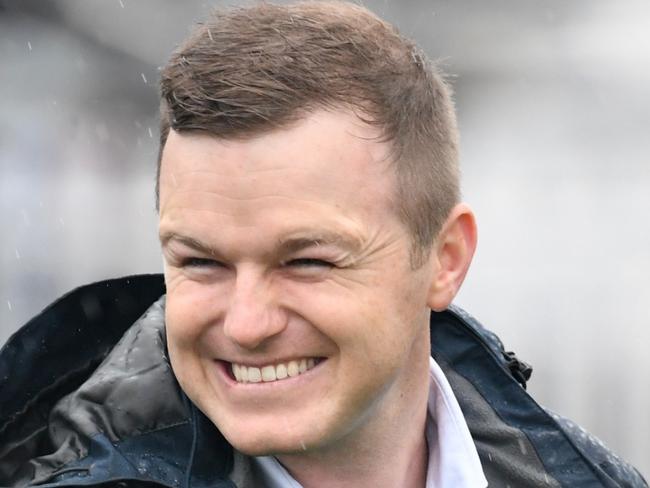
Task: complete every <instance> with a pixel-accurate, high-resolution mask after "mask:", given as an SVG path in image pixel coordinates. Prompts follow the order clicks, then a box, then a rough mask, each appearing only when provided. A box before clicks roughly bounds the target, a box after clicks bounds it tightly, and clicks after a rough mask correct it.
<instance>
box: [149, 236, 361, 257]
mask: <svg viewBox="0 0 650 488" xmlns="http://www.w3.org/2000/svg"><path fill="white" fill-rule="evenodd" d="M171 241H176V242H178V243H180V244H183V245H185V246H187V247H189V248H191V249H194V250H195V251H198V252H201V253H203V254H207V255H210V256H218V255H219V253H218V252H217V251H216V250H215V249H214V248H213V247H211V246H210V245H208V244H205V243H203V242H201V241H199V240H198V239H194V238H193V237H189V236H184V235H181V234H177V233H175V232H166V233H164V234H161V235H160V243H161V245H162V247H166V246H167V244H168V243H169V242H171ZM327 245H330V246H332V245H333V246H337V247H341V248H345V249H347V250H350V251H358V250H360V249H361V242H360V241H359V240H358V239H355V238H353V237H351V236H346V235H342V234H338V233H335V232H316V233H311V232H307V233H300V234H298V235H295V236H289V237H286V238H281V239H279V240H278V241H277V247H276V249H275V250H274V251H275V252H276V253H280V254H291V253H296V252H298V251H301V250H303V249H307V248H310V247H318V246H327Z"/></svg>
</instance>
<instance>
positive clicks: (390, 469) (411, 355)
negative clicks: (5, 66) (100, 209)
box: [0, 2, 646, 487]
mask: <svg viewBox="0 0 650 488" xmlns="http://www.w3.org/2000/svg"><path fill="white" fill-rule="evenodd" d="M161 91H162V93H161V99H162V101H161V144H160V161H159V171H158V190H159V212H160V240H161V245H162V250H163V255H164V260H165V273H164V280H165V289H166V295H165V297H164V298H162V299H157V298H158V296H160V295H161V294H162V293H163V291H162V286H161V283H160V281H159V279H158V278H157V277H131V278H127V279H124V280H117V281H110V282H105V283H101V284H99V285H94V286H92V285H91V286H90V287H86V288H82V289H80V290H78V291H76V292H74V293H73V294H71V295H69V296H67V297H64V298H63V299H62V300H61V301H59V302H58V303H56V304H54V305H53V306H52V307H50V308H49V309H47V310H46V311H45V312H44V313H43V314H41V315H40V316H39V317H37V318H35V319H34V320H33V321H32V322H30V324H28V325H27V326H26V327H25V328H24V329H23V330H22V331H21V332H20V333H19V334H17V335H16V336H15V337H14V338H13V339H12V341H10V343H9V344H8V346H7V347H6V348H5V350H4V351H3V355H2V356H0V373H3V372H4V371H5V369H4V368H6V369H7V370H8V369H9V368H10V366H9V365H14V370H13V371H15V369H20V371H19V372H18V373H13V372H12V377H11V378H10V377H9V375H7V376H5V377H4V378H5V379H4V381H5V384H6V389H5V391H6V393H3V401H2V405H0V413H1V415H0V418H1V419H2V425H0V433H1V435H2V443H1V447H0V480H1V481H2V483H3V484H7V485H11V486H13V485H28V484H39V485H42V486H76V485H84V486H88V485H99V484H106V483H109V484H110V483H118V482H119V483H122V484H124V485H126V486H140V485H143V484H152V483H154V484H157V485H163V486H233V485H235V486H241V487H246V486H272V487H275V486H277V487H280V486H289V487H295V486H305V487H321V486H322V487H334V486H335V487H346V486H355V487H358V486H373V487H377V486H379V487H381V486H385V487H397V486H398V487H402V486H403V487H422V486H427V487H484V486H487V485H488V482H489V484H490V486H513V487H514V486H518V487H519V486H549V487H557V486H646V484H645V482H644V481H643V479H642V478H641V477H640V475H638V473H636V472H635V471H634V469H633V468H631V467H629V466H628V465H626V464H625V463H624V462H622V461H621V460H619V459H618V458H616V457H615V456H614V455H613V454H611V453H609V451H607V450H606V449H605V448H604V447H603V446H602V445H601V444H597V443H596V441H594V440H593V438H591V437H590V436H588V435H587V434H586V433H583V432H581V431H578V430H577V428H576V427H574V426H573V424H570V423H568V422H567V421H565V420H563V419H561V418H559V417H557V416H554V415H552V414H548V413H547V412H545V411H544V410H543V409H541V408H540V407H538V406H537V405H536V404H535V403H534V401H533V400H532V399H531V398H530V397H529V396H528V395H527V394H526V393H525V391H524V389H523V388H522V386H525V381H526V379H527V378H528V376H529V375H530V369H529V368H528V367H527V366H526V365H525V364H523V363H521V362H519V361H518V360H517V359H516V358H515V357H514V356H513V355H512V354H511V353H505V352H504V351H503V349H502V346H501V344H500V342H499V341H498V339H496V338H495V337H494V336H492V335H491V334H490V333H489V332H487V331H485V330H484V329H482V328H481V327H480V326H479V325H478V324H477V323H476V322H475V321H474V320H473V319H472V318H471V317H469V316H467V315H466V314H464V313H463V312H462V311H460V310H458V309H455V308H451V309H450V306H451V302H452V300H453V298H454V296H455V295H456V293H457V291H458V289H459V287H460V285H461V283H462V281H463V278H464V276H465V274H466V272H467V269H468V267H469V264H470V261H471V258H472V255H473V252H474V248H475V246H476V227H475V223H474V217H473V215H472V212H471V210H470V209H469V208H468V207H467V206H466V205H464V204H463V203H460V201H459V190H458V188H459V183H458V168H457V164H458V162H457V159H458V155H457V130H456V125H455V118H454V112H453V107H452V103H451V98H450V94H449V90H448V88H447V86H446V85H445V83H444V82H443V80H442V78H441V76H440V74H438V73H437V72H436V71H435V69H434V68H433V67H432V66H430V65H429V63H428V61H427V60H426V58H425V57H424V56H423V55H422V54H421V53H420V52H419V51H418V50H417V48H416V47H415V46H414V45H413V44H411V43H410V42H409V41H406V40H405V39H403V38H401V37H400V36H399V35H398V34H397V33H396V32H395V31H394V29H393V28H392V27H390V26H389V25H387V24H386V23H385V22H383V21H381V20H380V19H378V18H377V17H375V16H374V15H373V14H371V13H369V12H368V11H367V10H365V9H363V8H361V7H358V6H354V5H350V4H346V3H329V2H319V3H299V4H295V5H290V6H274V5H268V4H262V5H259V6H255V7H250V8H246V9H238V10H232V11H229V12H221V13H217V14H215V15H214V16H212V17H211V18H210V19H209V20H208V21H207V22H206V23H205V24H203V25H201V26H199V27H197V28H196V29H195V31H194V32H193V33H192V34H191V36H190V37H189V39H188V40H187V41H186V42H185V43H184V44H183V45H182V46H181V47H180V48H179V49H178V50H177V52H176V53H174V55H173V56H172V58H171V60H170V61H169V63H168V64H167V65H166V66H165V68H164V69H163V71H162V80H161ZM145 309H147V310H146V312H145V313H144V315H143V316H142V317H141V318H140V319H139V320H137V321H136V322H135V324H133V325H132V326H131V324H132V323H133V321H134V320H135V319H136V318H137V316H138V315H140V314H141V313H142V312H143V311H144V310H145ZM432 311H433V313H432ZM127 328H128V330H127V331H126V334H125V335H124V337H123V338H122V339H121V340H119V342H118V343H117V344H115V343H116V342H117V339H118V337H119V335H120V334H121V333H122V332H123V331H124V330H125V329H127ZM71 344H78V345H82V344H83V345H84V346H85V347H70V346H71ZM64 351H65V352H64ZM432 356H433V357H432ZM100 361H101V364H99V365H98V363H99V362H100ZM16 365H20V368H16V367H15V366H16ZM0 378H2V375H1V374H0ZM23 379H24V381H21V380H23ZM176 382H177V383H176ZM25 385H29V386H28V387H27V388H25ZM25 389H26V390H27V391H24V390H25Z"/></svg>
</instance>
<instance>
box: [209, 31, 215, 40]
mask: <svg viewBox="0 0 650 488" xmlns="http://www.w3.org/2000/svg"><path fill="white" fill-rule="evenodd" d="M208 37H209V38H210V40H211V41H214V39H213V38H212V31H211V30H210V29H208Z"/></svg>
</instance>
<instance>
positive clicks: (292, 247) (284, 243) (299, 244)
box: [278, 232, 361, 254]
mask: <svg viewBox="0 0 650 488" xmlns="http://www.w3.org/2000/svg"><path fill="white" fill-rule="evenodd" d="M326 245H332V246H337V247H341V248H345V249H348V250H351V251H358V250H359V249H360V248H361V242H360V241H359V240H357V239H354V238H353V237H352V236H347V235H343V234H338V233H336V232H316V233H304V234H299V235H296V236H293V237H291V236H290V237H287V238H282V239H280V240H279V241H278V250H279V251H280V252H283V253H286V254H290V253H294V252H298V251H301V250H303V249H306V248H309V247H317V246H326Z"/></svg>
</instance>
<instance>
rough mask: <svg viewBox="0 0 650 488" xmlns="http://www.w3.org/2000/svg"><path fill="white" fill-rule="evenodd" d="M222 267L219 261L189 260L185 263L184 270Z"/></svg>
mask: <svg viewBox="0 0 650 488" xmlns="http://www.w3.org/2000/svg"><path fill="white" fill-rule="evenodd" d="M216 266H222V265H221V263H220V262H219V261H215V260H214V259H206V258H188V259H185V260H184V261H183V267H184V268H208V267H216Z"/></svg>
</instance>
